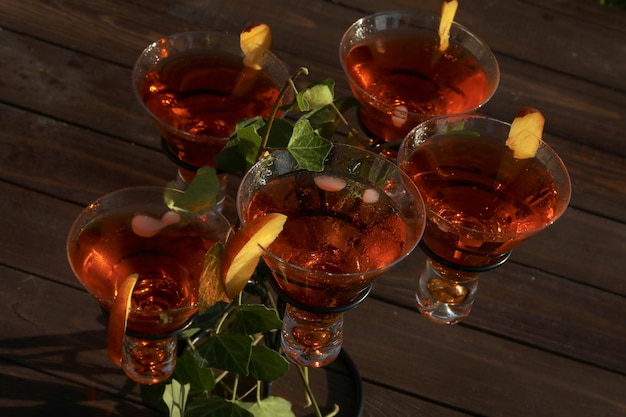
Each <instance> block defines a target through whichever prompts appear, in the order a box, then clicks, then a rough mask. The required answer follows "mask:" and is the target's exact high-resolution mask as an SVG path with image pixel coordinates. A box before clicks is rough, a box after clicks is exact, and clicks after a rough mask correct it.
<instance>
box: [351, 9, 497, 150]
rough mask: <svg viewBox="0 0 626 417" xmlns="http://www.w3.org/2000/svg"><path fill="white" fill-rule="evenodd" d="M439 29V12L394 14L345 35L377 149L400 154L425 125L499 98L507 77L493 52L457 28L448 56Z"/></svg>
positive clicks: (362, 111)
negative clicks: (503, 77) (390, 149)
mask: <svg viewBox="0 0 626 417" xmlns="http://www.w3.org/2000/svg"><path fill="white" fill-rule="evenodd" d="M438 26H439V16H438V15H435V14H432V13H428V12H421V11H390V12H382V13H377V14H373V15H370V16H366V17H363V18H361V19H359V20H357V21H356V22H355V23H353V24H352V26H350V28H348V30H347V31H346V32H345V34H344V35H343V38H342V39H341V42H340V45H339V55H340V60H341V64H342V66H343V69H344V72H345V73H346V75H347V78H348V81H349V84H350V88H351V90H352V93H353V94H354V96H355V98H356V99H357V100H358V101H359V102H360V104H361V107H360V108H359V122H360V124H361V126H362V128H363V130H364V131H365V132H366V133H368V134H369V135H370V137H371V138H372V140H373V144H374V145H376V146H382V148H383V149H386V148H387V147H390V145H392V144H393V143H395V146H396V148H397V145H398V144H399V142H400V141H401V140H402V139H403V138H404V137H405V136H406V135H407V134H408V133H409V131H410V130H411V129H412V128H413V127H415V126H416V125H417V124H419V123H421V122H424V121H426V120H428V119H430V118H432V117H434V116H437V115H449V114H459V113H466V112H473V111H475V110H477V109H479V108H480V107H481V106H483V105H484V104H485V103H487V101H488V100H489V99H490V98H491V97H492V95H493V94H494V93H495V91H496V88H497V86H498V83H499V80H500V71H499V67H498V63H497V61H496V58H495V56H494V55H493V53H492V52H491V50H490V49H489V47H488V46H487V45H486V44H485V43H484V42H483V41H481V40H480V39H479V38H478V37H476V36H475V35H474V34H473V33H471V32H470V31H469V30H468V29H466V28H465V27H463V26H461V25H460V24H458V23H456V22H453V23H452V27H451V30H450V45H449V47H448V48H447V49H446V50H445V51H444V52H441V51H440V50H439V43H440V40H439V36H438ZM390 142H391V144H390ZM396 142H397V143H396Z"/></svg>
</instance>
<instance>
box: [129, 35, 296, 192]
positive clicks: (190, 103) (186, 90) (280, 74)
mask: <svg viewBox="0 0 626 417" xmlns="http://www.w3.org/2000/svg"><path fill="white" fill-rule="evenodd" d="M243 57H244V55H243V52H242V51H241V48H240V44H239V39H238V37H236V36H231V35H228V34H225V33H219V32H210V31H198V32H185V33H178V34H174V35H171V36H168V37H165V38H162V39H159V40H158V41H156V42H154V43H152V44H150V45H149V46H148V47H147V48H146V49H145V50H144V51H143V52H142V53H141V55H140V56H139V58H138V60H137V62H136V64H135V67H134V69H133V75H132V79H133V89H134V92H135V95H136V96H137V98H138V99H139V102H140V103H141V105H142V106H143V108H144V110H145V111H146V112H147V113H148V114H149V115H150V118H151V119H152V121H153V122H154V123H155V125H156V127H157V128H158V130H159V132H160V134H161V137H162V145H163V150H164V152H165V153H166V155H168V157H169V158H170V159H171V160H172V161H173V162H174V163H175V164H176V165H177V166H178V168H179V171H178V179H179V185H180V186H181V188H184V187H185V184H188V183H189V182H190V181H191V179H193V177H194V175H195V172H196V171H197V170H198V169H199V168H201V167H203V166H206V165H210V166H213V167H215V162H214V157H215V155H217V154H218V153H219V152H220V151H221V150H222V149H223V148H224V146H225V145H226V142H227V141H228V138H229V136H230V135H231V134H232V133H233V132H234V130H235V126H236V123H237V122H238V121H239V120H241V119H244V118H251V117H256V116H264V117H268V116H269V114H270V111H271V109H272V106H273V105H274V104H275V102H276V100H277V98H278V96H279V91H280V89H281V87H282V86H283V85H284V83H285V82H286V81H287V79H288V78H289V73H288V72H287V69H286V68H285V66H284V65H283V63H282V62H281V61H280V60H279V59H278V58H277V57H276V56H275V55H274V54H272V53H271V52H269V51H268V52H266V53H265V54H264V59H263V63H262V65H261V68H260V69H254V68H251V67H248V66H245V65H244V63H243ZM289 94H291V91H290V90H289V91H287V95H286V96H285V100H288V99H289V97H288V95H289Z"/></svg>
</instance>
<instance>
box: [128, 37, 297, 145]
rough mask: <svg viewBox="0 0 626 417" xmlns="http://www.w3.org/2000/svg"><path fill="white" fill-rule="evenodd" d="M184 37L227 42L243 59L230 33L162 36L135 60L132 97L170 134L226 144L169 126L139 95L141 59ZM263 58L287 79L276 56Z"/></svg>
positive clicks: (270, 52) (270, 55) (221, 140)
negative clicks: (208, 38) (163, 45)
mask: <svg viewBox="0 0 626 417" xmlns="http://www.w3.org/2000/svg"><path fill="white" fill-rule="evenodd" d="M185 37H187V38H195V37H204V38H207V37H212V38H213V37H215V38H219V39H220V40H221V41H225V42H227V43H228V46H229V47H231V46H235V48H234V49H233V51H231V52H234V53H233V55H234V56H237V55H239V56H241V57H242V58H243V52H242V51H241V48H240V47H239V41H238V38H237V36H236V35H233V34H231V33H230V32H220V31H216V30H193V31H186V32H177V33H173V34H171V35H167V36H163V37H161V38H159V39H157V40H155V41H153V42H151V43H150V44H148V46H146V47H145V48H144V49H143V51H142V52H141V53H140V54H139V56H138V58H137V59H136V60H135V64H134V65H133V69H132V73H131V81H132V87H133V95H134V96H135V98H136V100H137V101H138V102H139V105H140V106H141V108H142V109H143V110H144V111H145V112H146V113H147V114H148V115H149V116H150V118H151V119H152V120H153V121H154V122H156V123H157V124H158V125H159V126H162V127H163V128H164V129H165V130H168V131H169V132H171V133H172V134H174V135H176V136H178V137H184V138H186V139H187V140H191V141H198V140H200V141H214V142H226V141H228V139H229V137H228V136H226V137H218V136H209V135H199V134H196V133H190V132H187V131H186V130H182V129H179V128H177V127H174V126H172V125H171V124H169V123H168V122H166V121H164V120H163V119H161V118H160V117H158V116H157V115H156V114H154V113H153V112H152V110H150V108H148V106H146V104H145V103H144V101H143V99H142V97H141V95H140V89H141V86H142V85H143V81H144V80H145V75H146V72H144V71H141V63H142V62H143V59H144V58H146V57H147V56H148V55H149V52H150V51H153V50H158V48H159V45H161V44H162V43H164V42H168V41H172V40H174V39H177V38H185ZM203 49H206V48H203ZM264 56H265V60H264V61H263V63H264V65H265V64H266V63H270V64H271V65H273V66H275V67H276V68H277V70H278V71H280V72H282V73H284V75H285V79H288V78H289V71H288V70H287V66H286V65H285V63H284V62H283V61H282V60H281V59H280V58H279V57H278V56H277V55H276V54H274V53H273V52H272V51H271V50H270V51H265V52H264ZM164 59H167V58H164ZM161 61H162V60H159V61H158V62H161ZM155 65H156V63H155V64H154V65H152V67H154V66H155ZM272 78H274V77H272ZM277 84H278V88H279V89H280V88H281V87H282V86H281V85H280V83H278V82H277ZM290 91H291V90H289V89H288V90H287V92H288V93H289V92H290Z"/></svg>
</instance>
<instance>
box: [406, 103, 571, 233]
mask: <svg viewBox="0 0 626 417" xmlns="http://www.w3.org/2000/svg"><path fill="white" fill-rule="evenodd" d="M470 119H471V120H481V121H484V122H487V123H495V124H498V125H500V126H505V127H510V126H511V123H509V122H506V121H504V120H500V119H497V118H494V117H490V116H485V115H480V114H451V115H440V116H436V117H433V118H431V119H429V120H426V121H424V122H422V123H420V124H418V125H417V126H415V127H414V128H413V129H411V131H410V132H409V133H408V134H407V135H406V137H405V138H404V139H403V140H402V143H401V144H400V149H399V151H398V157H397V163H398V166H400V167H401V168H402V166H403V165H404V162H406V160H407V158H408V157H409V155H410V154H411V153H412V151H413V150H414V149H416V148H417V147H418V146H419V144H417V145H416V146H414V147H413V148H411V150H410V151H409V150H407V148H408V144H409V143H411V144H414V142H415V141H416V140H417V139H416V136H415V132H417V131H419V130H421V129H424V128H425V127H426V126H428V125H434V124H437V123H438V122H440V121H442V120H458V121H463V120H470ZM546 136H547V137H550V135H548V134H546V133H545V132H544V133H543V135H542V140H541V141H540V142H539V150H544V151H545V153H547V155H549V156H550V159H551V160H553V161H555V162H556V165H557V166H558V167H559V170H560V171H561V172H562V173H563V178H562V181H563V184H562V188H563V189H564V191H567V192H566V193H565V194H564V195H561V194H562V193H558V194H557V210H556V211H555V215H554V216H553V217H552V219H550V222H548V223H546V224H543V225H541V226H539V227H535V228H532V229H529V230H525V231H522V232H507V233H500V234H496V233H492V232H485V231H481V230H476V229H472V228H471V227H467V226H460V225H458V224H456V223H453V222H451V221H450V220H448V219H446V218H445V217H442V216H440V215H438V214H437V213H435V212H434V211H432V210H431V209H430V207H429V206H428V204H426V201H424V203H425V207H426V212H427V216H426V217H427V219H428V218H429V217H432V218H435V219H437V221H438V222H441V223H445V224H447V225H450V227H451V228H452V229H454V230H458V231H460V232H462V233H466V234H467V235H474V236H475V235H480V236H493V237H495V238H497V239H498V241H501V240H502V241H509V240H519V239H525V238H528V237H530V236H533V235H535V234H537V233H538V232H540V231H542V230H543V229H546V228H547V227H549V226H551V225H552V224H554V223H555V222H556V221H557V220H558V219H559V218H561V216H562V215H563V214H564V213H565V211H566V210H567V207H568V206H569V203H570V201H571V195H572V184H571V178H570V175H569V171H568V170H567V167H566V166H565V163H564V162H563V160H562V159H561V157H560V156H559V154H558V153H557V152H556V151H555V150H554V148H552V147H551V146H550V145H549V144H548V143H547V142H546V141H544V140H543V138H545V137H546ZM431 137H432V135H430V136H428V137H427V138H426V139H425V140H424V141H423V142H425V141H427V140H428V139H430V138H431ZM498 139H499V140H501V142H502V144H503V146H504V141H505V140H506V138H498ZM538 152H539V151H538ZM535 158H536V157H535ZM540 162H541V165H542V166H545V163H544V162H543V161H540ZM548 172H550V176H551V177H552V178H553V180H554V181H555V182H557V181H556V179H555V176H554V175H553V173H552V172H551V171H548ZM490 241H494V240H490Z"/></svg>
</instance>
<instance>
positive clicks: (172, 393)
mask: <svg viewBox="0 0 626 417" xmlns="http://www.w3.org/2000/svg"><path fill="white" fill-rule="evenodd" d="M189 391H190V387H189V384H184V385H183V384H181V383H180V382H178V381H177V380H175V379H174V380H172V382H171V383H170V384H167V385H165V390H164V391H163V401H164V402H165V404H166V405H167V408H168V409H169V411H170V417H183V416H185V404H186V403H187V395H188V394H189Z"/></svg>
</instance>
